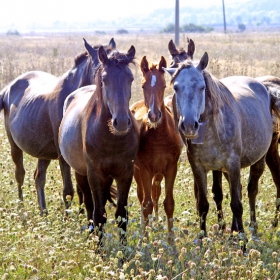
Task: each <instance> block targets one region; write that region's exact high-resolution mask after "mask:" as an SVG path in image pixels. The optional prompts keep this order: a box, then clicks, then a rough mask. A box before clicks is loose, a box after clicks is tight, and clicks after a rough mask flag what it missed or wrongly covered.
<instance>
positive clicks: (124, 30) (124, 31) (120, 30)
mask: <svg viewBox="0 0 280 280" xmlns="http://www.w3.org/2000/svg"><path fill="white" fill-rule="evenodd" d="M117 34H128V31H127V30H126V29H119V30H118V31H117Z"/></svg>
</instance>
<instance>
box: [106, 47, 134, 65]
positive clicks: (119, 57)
mask: <svg viewBox="0 0 280 280" xmlns="http://www.w3.org/2000/svg"><path fill="white" fill-rule="evenodd" d="M108 59H109V64H114V65H128V64H130V63H132V64H135V60H134V59H132V60H131V59H130V58H129V57H128V56H127V55H126V54H124V53H121V52H119V51H117V50H114V51H112V52H111V53H110V54H109V55H108Z"/></svg>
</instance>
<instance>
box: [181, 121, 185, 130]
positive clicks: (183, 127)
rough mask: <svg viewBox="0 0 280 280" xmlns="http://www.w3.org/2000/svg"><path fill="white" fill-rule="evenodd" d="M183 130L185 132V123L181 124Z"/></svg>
mask: <svg viewBox="0 0 280 280" xmlns="http://www.w3.org/2000/svg"><path fill="white" fill-rule="evenodd" d="M181 130H183V131H184V130H185V126H184V123H183V122H182V123H181Z"/></svg>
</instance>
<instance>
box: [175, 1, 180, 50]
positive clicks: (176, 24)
mask: <svg viewBox="0 0 280 280" xmlns="http://www.w3.org/2000/svg"><path fill="white" fill-rule="evenodd" d="M175 1H176V2H175V44H176V45H177V46H179V33H180V30H179V0H175Z"/></svg>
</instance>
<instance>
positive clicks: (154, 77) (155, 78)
mask: <svg viewBox="0 0 280 280" xmlns="http://www.w3.org/2000/svg"><path fill="white" fill-rule="evenodd" d="M156 82H157V77H156V76H155V75H152V80H151V87H154V86H155V84H156Z"/></svg>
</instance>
